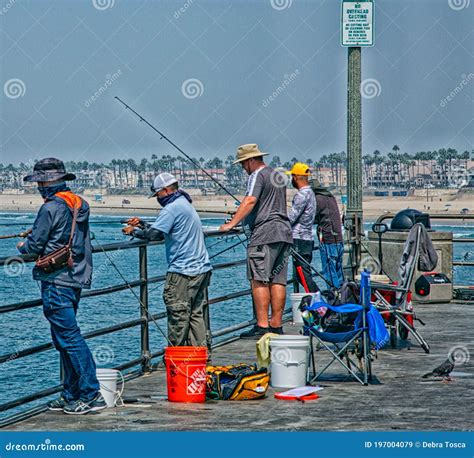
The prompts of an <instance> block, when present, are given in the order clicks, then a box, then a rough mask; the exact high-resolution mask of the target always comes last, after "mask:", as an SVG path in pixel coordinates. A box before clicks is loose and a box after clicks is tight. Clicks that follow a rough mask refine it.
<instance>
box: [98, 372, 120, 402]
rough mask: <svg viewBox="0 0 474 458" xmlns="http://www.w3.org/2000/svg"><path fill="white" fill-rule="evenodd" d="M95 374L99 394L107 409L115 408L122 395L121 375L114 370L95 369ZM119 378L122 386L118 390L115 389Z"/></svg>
mask: <svg viewBox="0 0 474 458" xmlns="http://www.w3.org/2000/svg"><path fill="white" fill-rule="evenodd" d="M96 374H97V380H99V384H100V392H101V394H102V396H103V398H104V400H105V402H106V403H107V407H115V406H116V405H117V401H118V400H119V399H121V397H122V393H123V387H124V380H123V375H122V373H121V372H120V371H118V370H116V369H97V370H96ZM119 376H120V378H121V384H122V387H121V389H120V390H118V389H117V385H118V379H119Z"/></svg>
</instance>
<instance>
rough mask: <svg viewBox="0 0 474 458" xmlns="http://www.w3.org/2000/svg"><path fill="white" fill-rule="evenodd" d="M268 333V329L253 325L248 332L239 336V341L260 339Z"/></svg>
mask: <svg viewBox="0 0 474 458" xmlns="http://www.w3.org/2000/svg"><path fill="white" fill-rule="evenodd" d="M267 332H269V328H262V327H261V326H258V325H255V326H254V327H253V328H252V329H250V330H249V331H246V332H243V333H242V334H240V338H241V339H260V337H262V336H263V335H265V334H266V333H267Z"/></svg>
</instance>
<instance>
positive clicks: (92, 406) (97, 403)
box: [63, 392, 107, 415]
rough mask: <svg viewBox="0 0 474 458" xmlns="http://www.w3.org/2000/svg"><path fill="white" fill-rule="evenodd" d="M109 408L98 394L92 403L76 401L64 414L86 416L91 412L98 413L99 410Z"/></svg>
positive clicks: (67, 407)
mask: <svg viewBox="0 0 474 458" xmlns="http://www.w3.org/2000/svg"><path fill="white" fill-rule="evenodd" d="M106 408H107V403H106V402H105V400H104V398H103V397H102V395H101V394H100V392H99V393H97V396H96V397H95V398H94V399H92V401H89V402H84V401H81V400H80V399H79V400H78V401H74V402H72V403H71V404H68V405H66V406H65V407H64V409H63V412H64V413H67V414H68V415H85V414H87V413H89V412H97V411H98V410H103V409H106Z"/></svg>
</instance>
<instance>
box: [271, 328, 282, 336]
mask: <svg viewBox="0 0 474 458" xmlns="http://www.w3.org/2000/svg"><path fill="white" fill-rule="evenodd" d="M269 332H273V334H278V335H280V336H281V335H283V334H284V332H283V327H282V326H279V327H278V328H272V327H271V326H270V327H269Z"/></svg>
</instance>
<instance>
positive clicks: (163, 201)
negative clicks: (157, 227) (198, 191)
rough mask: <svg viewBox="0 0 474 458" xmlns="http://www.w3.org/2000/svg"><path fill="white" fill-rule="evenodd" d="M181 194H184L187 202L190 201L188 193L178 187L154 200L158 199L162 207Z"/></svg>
mask: <svg viewBox="0 0 474 458" xmlns="http://www.w3.org/2000/svg"><path fill="white" fill-rule="evenodd" d="M181 196H184V197H185V198H186V199H187V201H188V202H189V203H191V202H192V199H191V197H190V195H189V194H188V193H187V192H186V191H183V190H182V189H178V190H177V191H175V192H173V193H172V194H168V195H166V196H164V197H157V198H156V200H157V201H158V203H159V204H160V205H161V206H162V207H164V206H166V205H168V204H170V203H171V202H174V201H175V200H176V199H178V198H179V197H181Z"/></svg>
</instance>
